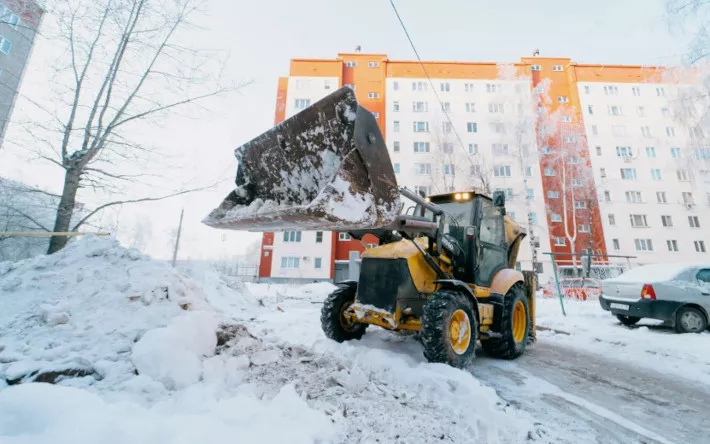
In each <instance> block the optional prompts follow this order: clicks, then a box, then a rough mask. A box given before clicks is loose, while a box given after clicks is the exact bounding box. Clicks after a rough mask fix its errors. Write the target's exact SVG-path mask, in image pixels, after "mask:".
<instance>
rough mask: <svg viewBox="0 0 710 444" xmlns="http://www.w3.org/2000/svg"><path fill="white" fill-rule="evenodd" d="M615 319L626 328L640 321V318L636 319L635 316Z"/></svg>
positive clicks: (619, 316) (618, 316) (617, 316)
mask: <svg viewBox="0 0 710 444" xmlns="http://www.w3.org/2000/svg"><path fill="white" fill-rule="evenodd" d="M616 319H618V320H619V322H621V323H622V324H624V325H627V326H632V325H636V324H637V323H638V321H640V320H641V318H637V317H636V316H625V315H616Z"/></svg>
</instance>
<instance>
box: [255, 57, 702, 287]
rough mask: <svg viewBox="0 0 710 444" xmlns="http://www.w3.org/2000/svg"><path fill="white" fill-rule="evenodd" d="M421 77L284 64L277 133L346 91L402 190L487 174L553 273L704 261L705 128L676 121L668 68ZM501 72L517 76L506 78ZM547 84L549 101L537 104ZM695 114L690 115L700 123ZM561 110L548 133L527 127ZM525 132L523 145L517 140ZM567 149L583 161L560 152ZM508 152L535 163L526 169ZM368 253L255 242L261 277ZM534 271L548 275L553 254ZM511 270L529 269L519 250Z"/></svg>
mask: <svg viewBox="0 0 710 444" xmlns="http://www.w3.org/2000/svg"><path fill="white" fill-rule="evenodd" d="M424 66H425V67H426V73H425V72H424V70H423V69H422V66H421V64H420V63H419V62H417V61H399V60H390V59H388V58H387V56H386V55H384V54H364V53H360V52H357V53H351V54H339V55H338V57H337V58H334V59H292V60H291V64H290V73H289V76H288V77H282V78H280V79H279V81H278V90H277V100H276V116H275V123H279V122H281V121H283V120H284V119H286V118H288V117H290V116H292V115H294V114H296V113H297V112H299V111H300V110H302V109H303V108H305V107H307V106H309V105H310V104H312V103H314V102H316V101H317V100H319V99H321V98H322V97H324V96H326V95H328V94H330V93H332V92H333V91H335V90H336V89H338V88H339V87H342V86H346V85H348V86H350V87H352V88H353V89H354V90H355V93H356V95H357V98H358V101H359V102H360V104H361V105H362V106H363V107H365V108H366V109H368V110H369V111H371V112H372V113H373V114H374V116H375V118H376V119H377V121H378V122H379V125H380V129H381V130H382V134H383V135H384V137H385V140H386V142H387V147H388V148H389V155H390V158H391V161H392V163H393V167H394V171H395V173H396V176H397V181H398V183H399V185H400V186H407V187H409V188H410V189H415V190H423V191H424V192H425V193H427V194H429V193H434V194H435V193H442V192H447V191H451V190H454V189H456V190H458V189H470V188H471V187H472V186H476V185H477V184H478V183H477V181H475V180H472V177H474V176H477V175H479V174H480V172H481V171H483V170H484V169H485V170H486V171H484V172H486V174H488V175H489V176H490V191H493V190H495V189H499V190H504V191H505V193H506V200H507V202H508V204H507V208H508V214H510V215H511V217H513V218H514V219H515V220H517V221H518V222H520V223H521V224H522V226H523V227H525V228H526V229H527V228H534V230H535V236H536V237H537V238H539V244H540V247H539V252H540V253H542V252H553V253H555V254H556V255H557V257H558V259H557V260H558V263H559V258H560V257H561V256H564V255H565V253H567V255H566V260H567V261H571V259H570V257H571V256H570V255H569V254H570V253H576V254H579V253H586V252H589V253H593V254H600V255H605V254H609V255H628V256H635V257H636V259H635V260H634V263H654V262H662V261H692V260H704V261H707V258H708V248H710V229H708V227H710V140H709V139H710V131H708V128H705V129H703V128H699V127H697V126H693V125H692V124H691V123H690V121H685V122H682V121H679V120H678V119H677V118H676V117H677V115H676V113H675V112H674V109H673V108H674V106H675V105H677V103H678V102H679V100H677V98H678V97H679V93H680V92H681V90H682V89H683V85H679V84H678V82H674V81H673V80H672V79H671V78H670V77H669V76H665V75H664V73H665V72H666V71H668V69H667V68H664V67H642V66H633V65H601V64H580V63H576V62H573V61H572V60H571V59H569V58H551V57H539V56H538V57H523V58H521V60H520V61H518V62H515V63H503V64H501V63H498V62H431V61H425V62H424ZM506 67H510V68H512V69H513V70H514V71H516V72H517V74H516V76H514V77H512V78H511V77H510V76H507V77H506V76H505V75H503V76H502V75H501V71H502V70H503V71H504V70H505V68H506ZM429 78H430V79H431V81H430V80H429ZM432 84H433V85H432ZM543 87H545V88H546V95H547V96H548V97H549V99H550V102H549V103H544V104H541V103H537V104H536V103H534V102H532V98H531V97H534V96H535V95H536V94H539V93H540V91H539V89H544V88H543ZM439 101H441V104H440V103H439ZM695 108H696V106H695V105H693V109H688V110H686V112H688V113H689V114H692V115H704V113H705V111H706V110H704V109H695ZM443 111H445V112H446V114H445V113H444V112H443ZM558 111H560V113H562V112H564V115H561V117H560V122H559V125H558V126H557V129H555V128H552V129H550V128H549V126H546V125H548V124H547V123H540V122H539V121H538V122H537V123H533V120H529V121H526V120H525V119H524V117H525V116H529V115H533V114H534V115H542V114H544V115H547V116H549V115H552V114H553V113H556V112H558ZM521 116H523V118H522V119H521ZM690 120H692V119H690ZM696 120H697V119H696ZM521 123H524V124H525V125H528V126H529V127H530V128H529V129H530V130H531V132H532V133H533V136H532V140H526V141H524V142H521V141H520V140H519V138H517V137H516V133H517V132H519V128H520V126H521ZM689 125H690V126H689ZM564 128H575V129H574V131H575V133H574V134H573V133H572V132H568V133H565V132H564V131H571V130H565V129H564ZM454 130H455V131H454ZM459 137H460V140H459ZM572 143H575V144H577V145H578V153H577V154H576V155H575V156H570V157H565V156H566V154H565V155H564V156H563V155H561V153H563V151H562V150H564V149H565V145H566V144H572ZM462 145H463V146H462ZM516 152H529V153H530V155H529V156H526V157H527V159H525V164H521V159H520V158H519V157H516V155H515V154H514V153H516ZM563 157H564V159H563ZM528 161H529V162H528ZM491 170H492V171H491ZM564 171H566V172H567V173H568V174H566V175H565V174H563V172H564ZM563 178H566V179H563ZM565 180H566V182H564V181H565ZM563 182H564V183H563ZM565 225H567V230H565ZM571 233H574V234H571ZM375 243H376V239H375V238H366V239H364V242H359V241H356V240H353V239H351V238H350V236H348V235H347V234H346V233H328V232H286V233H264V235H263V241H262V248H261V254H260V259H261V261H260V267H259V277H260V278H261V279H264V280H276V281H278V280H290V279H303V280H308V281H311V280H335V281H339V280H341V279H343V278H347V264H348V258H349V256H350V253H351V252H362V251H363V250H364V249H365V248H368V247H370V246H373V245H374V244H375ZM572 244H573V245H572ZM537 260H538V262H539V263H542V266H543V267H542V268H543V271H542V274H543V276H544V277H543V280H544V279H547V278H549V276H550V275H551V273H552V264H551V261H550V258H549V256H547V255H541V256H538V259H537ZM516 266H517V267H519V268H522V269H528V270H529V269H531V268H532V250H531V247H530V245H529V243H528V242H527V240H526V241H524V242H523V244H522V245H521V248H520V254H519V257H518V264H516ZM577 266H578V267H580V266H581V261H579V262H577ZM570 271H571V270H570Z"/></svg>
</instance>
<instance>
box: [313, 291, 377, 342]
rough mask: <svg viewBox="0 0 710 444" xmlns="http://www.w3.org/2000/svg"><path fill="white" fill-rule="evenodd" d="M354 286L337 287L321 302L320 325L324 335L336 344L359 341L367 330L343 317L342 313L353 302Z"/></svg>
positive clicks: (363, 325)
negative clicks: (353, 340)
mask: <svg viewBox="0 0 710 444" xmlns="http://www.w3.org/2000/svg"><path fill="white" fill-rule="evenodd" d="M356 290H357V287H356V286H355V285H346V284H340V285H338V289H337V290H335V291H333V292H332V293H331V294H329V295H328V297H327V298H326V299H325V302H323V308H322V309H321V315H320V324H321V328H322V329H323V332H324V333H325V335H326V336H327V337H328V338H330V339H332V340H334V341H337V342H343V341H350V340H352V339H360V338H362V335H364V334H365V330H367V324H360V323H350V322H348V321H347V320H346V319H345V318H344V317H343V312H344V311H345V309H346V308H348V306H350V305H351V304H352V303H353V302H355V292H356Z"/></svg>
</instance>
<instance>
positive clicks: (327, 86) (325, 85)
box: [323, 79, 330, 89]
mask: <svg viewBox="0 0 710 444" xmlns="http://www.w3.org/2000/svg"><path fill="white" fill-rule="evenodd" d="M323 88H325V89H330V80H327V79H326V80H325V81H324V82H323Z"/></svg>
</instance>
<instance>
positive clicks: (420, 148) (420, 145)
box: [414, 142, 430, 153]
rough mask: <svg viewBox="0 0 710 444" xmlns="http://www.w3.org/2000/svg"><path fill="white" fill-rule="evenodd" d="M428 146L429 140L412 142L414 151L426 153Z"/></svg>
mask: <svg viewBox="0 0 710 444" xmlns="http://www.w3.org/2000/svg"><path fill="white" fill-rule="evenodd" d="M429 148H430V146H429V142H414V152H415V153H428V152H429Z"/></svg>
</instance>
